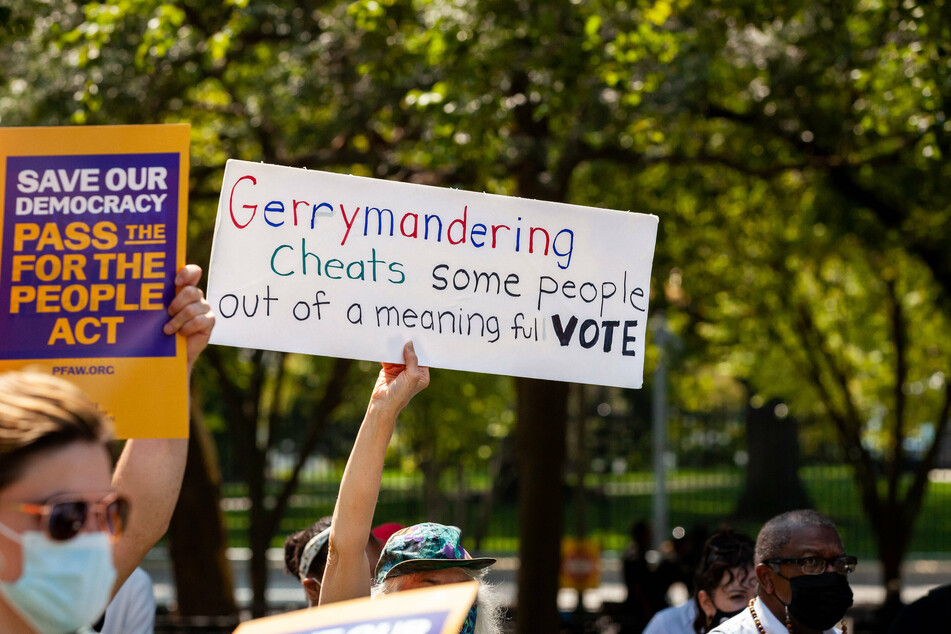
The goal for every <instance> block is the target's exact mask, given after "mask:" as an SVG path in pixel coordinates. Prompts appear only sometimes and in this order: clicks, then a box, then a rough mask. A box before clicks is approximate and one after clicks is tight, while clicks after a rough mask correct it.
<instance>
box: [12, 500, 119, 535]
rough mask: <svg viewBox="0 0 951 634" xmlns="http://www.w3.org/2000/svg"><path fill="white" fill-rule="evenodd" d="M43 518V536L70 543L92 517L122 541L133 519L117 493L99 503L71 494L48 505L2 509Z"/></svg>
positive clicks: (15, 504)
mask: <svg viewBox="0 0 951 634" xmlns="http://www.w3.org/2000/svg"><path fill="white" fill-rule="evenodd" d="M0 508H4V509H9V510H12V511H18V512H20V513H27V514H28V515H37V516H39V517H40V524H41V525H42V528H43V532H44V533H46V535H47V536H48V537H49V538H50V539H52V540H54V541H59V542H62V541H67V540H70V539H72V538H73V537H76V535H78V534H79V533H81V532H82V530H83V527H85V526H86V522H87V521H88V519H89V514H90V513H93V514H94V515H95V517H96V520H97V523H98V526H99V529H100V530H101V531H103V532H107V533H109V534H110V535H114V536H116V537H118V536H119V535H121V534H122V531H123V530H124V529H125V525H126V522H127V521H128V518H129V501H128V500H127V499H125V498H124V497H122V496H120V495H119V494H117V493H110V494H108V495H106V496H105V497H103V498H101V499H100V500H99V501H96V502H91V501H89V500H88V499H86V498H84V497H82V496H78V495H71V494H64V495H56V496H53V497H51V498H50V499H48V500H47V501H46V502H45V503H44V504H30V503H28V502H13V503H11V504H4V505H3V506H2V507H0Z"/></svg>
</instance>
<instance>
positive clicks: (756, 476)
mask: <svg viewBox="0 0 951 634" xmlns="http://www.w3.org/2000/svg"><path fill="white" fill-rule="evenodd" d="M747 403H749V399H747ZM780 403H781V402H780V401H779V400H776V399H773V400H771V401H769V402H768V403H766V404H765V405H764V406H762V407H759V408H754V407H753V406H751V405H747V408H746V447H747V452H748V453H749V462H747V465H746V484H745V487H744V490H743V494H742V495H741V496H740V501H739V503H738V504H737V507H736V515H737V516H738V517H743V518H749V519H756V520H767V519H769V518H771V517H774V516H776V515H779V514H780V513H784V512H785V511H791V510H793V509H800V508H807V507H810V506H811V503H810V501H809V496H808V495H807V494H806V491H805V489H804V488H803V486H802V482H801V481H800V480H799V429H798V425H797V423H796V420H795V419H794V418H792V417H791V416H785V417H782V418H780V417H779V416H777V415H776V407H777V406H778V405H780Z"/></svg>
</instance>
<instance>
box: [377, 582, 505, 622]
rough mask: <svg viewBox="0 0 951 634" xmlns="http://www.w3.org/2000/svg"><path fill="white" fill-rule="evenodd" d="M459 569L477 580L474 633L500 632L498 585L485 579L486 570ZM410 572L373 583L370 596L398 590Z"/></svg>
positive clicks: (500, 595)
mask: <svg viewBox="0 0 951 634" xmlns="http://www.w3.org/2000/svg"><path fill="white" fill-rule="evenodd" d="M459 570H461V571H462V572H464V573H466V576H468V577H469V578H470V579H472V580H474V581H478V582H479V594H478V595H477V596H476V607H477V608H478V609H477V610H476V624H475V634H502V618H503V616H504V606H503V605H502V593H501V592H499V588H498V586H495V585H492V584H490V583H489V582H487V581H486V580H485V573H486V571H485V570H484V569H483V570H473V569H472V568H463V567H460V568H459ZM411 574H419V573H409V574H405V575H399V576H396V577H390V578H389V579H384V580H383V581H382V582H381V583H377V584H374V585H373V587H372V588H370V596H373V597H377V596H380V595H383V594H391V593H393V592H399V591H400V590H402V589H403V586H404V585H405V583H406V580H407V579H406V578H407V577H409V576H410V575H411Z"/></svg>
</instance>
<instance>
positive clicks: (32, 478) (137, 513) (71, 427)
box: [0, 265, 215, 634]
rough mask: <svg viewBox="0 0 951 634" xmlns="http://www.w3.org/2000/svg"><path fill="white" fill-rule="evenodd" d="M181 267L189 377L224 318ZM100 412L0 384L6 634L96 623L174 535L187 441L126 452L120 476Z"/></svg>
mask: <svg viewBox="0 0 951 634" xmlns="http://www.w3.org/2000/svg"><path fill="white" fill-rule="evenodd" d="M200 277H201V269H200V268H199V267H197V266H194V265H188V266H186V267H184V268H182V269H181V270H180V271H179V273H178V275H177V276H176V278H175V284H176V286H177V287H178V291H177V293H176V295H175V298H174V299H173V300H172V302H171V304H170V305H169V307H168V313H169V316H170V319H169V321H168V322H167V323H166V324H165V327H164V331H165V334H167V335H174V334H176V333H177V334H179V335H181V336H184V337H185V339H186V349H187V363H188V371H189V374H190V372H191V367H192V365H193V364H194V362H195V359H196V358H197V356H198V354H199V353H200V352H201V351H202V350H203V349H204V347H205V345H206V344H207V343H208V338H209V336H210V334H211V329H212V327H213V326H214V321H215V318H214V314H213V313H212V312H211V309H210V307H209V305H208V302H207V301H206V300H205V298H204V294H203V293H202V292H201V290H199V289H198V287H197V286H196V284H197V283H198V280H199V279H200ZM111 438H112V432H111V429H110V427H109V424H108V423H107V421H106V420H105V419H104V417H103V414H102V412H101V411H100V410H99V409H98V408H97V407H96V406H95V405H94V404H93V403H92V402H90V401H89V399H88V398H87V397H86V396H85V395H84V394H83V393H82V391H80V390H79V389H78V388H77V387H75V386H74V385H72V384H71V383H68V382H67V381H64V380H62V379H58V378H55V377H52V376H48V375H46V374H41V373H37V372H30V371H16V372H8V373H5V374H3V375H0V632H40V633H43V634H47V633H50V634H57V633H65V632H72V631H74V630H76V629H78V628H80V627H82V626H85V625H89V624H91V623H93V622H95V621H96V620H97V619H98V618H99V617H100V615H101V614H102V612H103V610H104V609H105V608H106V605H107V604H108V603H109V600H110V598H111V597H112V596H113V595H114V594H115V593H116V592H117V591H118V589H119V588H120V587H121V586H122V584H123V582H124V581H125V580H126V578H128V577H129V575H130V574H132V571H133V570H135V568H136V566H137V565H138V564H139V563H140V562H141V561H142V559H143V557H144V556H145V554H146V553H147V552H148V551H149V549H150V548H151V547H152V546H153V545H154V544H155V543H156V542H157V541H158V540H159V538H160V537H161V536H162V535H163V534H164V533H165V531H166V529H167V528H168V523H169V520H170V518H171V515H172V511H173V510H174V508H175V504H176V502H177V500H178V492H179V489H180V488H181V482H182V476H183V473H184V469H185V458H186V454H187V447H188V440H187V439H185V438H174V439H135V440H129V441H128V442H126V444H125V447H124V448H123V451H122V454H121V455H120V456H119V460H118V463H117V465H116V467H115V469H113V466H112V460H111V454H110V452H109V446H108V442H109V441H110V440H111Z"/></svg>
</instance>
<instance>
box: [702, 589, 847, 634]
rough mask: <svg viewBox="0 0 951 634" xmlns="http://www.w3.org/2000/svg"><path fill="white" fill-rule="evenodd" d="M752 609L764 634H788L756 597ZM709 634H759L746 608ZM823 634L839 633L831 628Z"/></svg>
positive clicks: (784, 625) (780, 620)
mask: <svg viewBox="0 0 951 634" xmlns="http://www.w3.org/2000/svg"><path fill="white" fill-rule="evenodd" d="M753 609H754V610H756V616H758V617H759V622H760V623H761V624H762V626H763V629H765V630H766V634H789V630H787V629H786V624H785V623H784V622H783V620H782V619H780V618H777V617H776V615H774V614H773V613H772V612H770V611H769V608H767V607H766V605H765V604H764V603H763V602H762V601H761V600H760V598H759V597H756V602H755V603H754V604H753ZM710 634H759V630H758V629H757V627H756V623H755V622H754V621H753V615H752V614H750V610H749V608H747V609H745V610H743V611H742V612H740V613H739V614H737V615H736V616H734V617H733V618H732V619H730V620H729V621H727V622H726V623H721V624H720V625H719V626H717V627H715V628H713V629H712V630H710ZM824 634H840V632H839V630H837V629H835V628H832V629H831V630H826V631H825V632H824Z"/></svg>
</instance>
